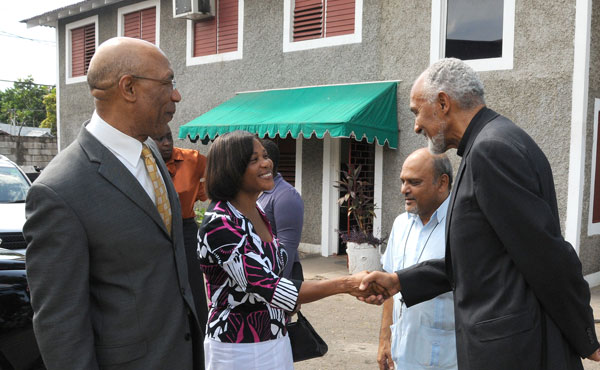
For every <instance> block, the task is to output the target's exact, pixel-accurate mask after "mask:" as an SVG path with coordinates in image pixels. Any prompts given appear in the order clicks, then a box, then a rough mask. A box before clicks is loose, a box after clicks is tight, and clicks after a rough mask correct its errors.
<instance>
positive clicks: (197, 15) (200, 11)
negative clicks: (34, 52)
mask: <svg viewBox="0 0 600 370" xmlns="http://www.w3.org/2000/svg"><path fill="white" fill-rule="evenodd" d="M214 16H215V0H173V18H183V19H201V18H208V17H214Z"/></svg>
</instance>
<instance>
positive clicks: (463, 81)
mask: <svg viewBox="0 0 600 370" xmlns="http://www.w3.org/2000/svg"><path fill="white" fill-rule="evenodd" d="M440 91H443V92H445V93H446V94H448V96H449V97H450V98H451V99H452V100H454V101H456V102H458V105H459V106H460V108H462V109H471V108H475V107H476V106H478V105H481V104H485V100H484V97H483V94H484V92H483V83H482V82H481V80H480V79H479V76H477V73H475V71H474V70H473V68H471V67H469V66H468V65H467V64H466V63H465V62H463V61H462V60H460V59H456V58H446V59H442V60H439V61H437V62H435V63H433V64H432V65H431V66H429V68H427V69H426V70H425V72H423V92H424V95H425V98H426V99H427V100H428V101H429V102H433V101H434V100H435V99H436V96H437V94H438V93H439V92H440Z"/></svg>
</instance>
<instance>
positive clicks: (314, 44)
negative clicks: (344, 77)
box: [283, 0, 363, 53]
mask: <svg viewBox="0 0 600 370" xmlns="http://www.w3.org/2000/svg"><path fill="white" fill-rule="evenodd" d="M294 5H295V2H294V0H284V1H283V52H284V53H288V52H292V51H299V50H309V49H318V48H325V47H330V46H338V45H347V44H359V43H361V42H362V18H363V0H355V3H354V6H355V8H354V33H353V34H349V35H339V36H331V37H323V38H318V39H312V40H302V41H293V39H294V25H293V19H294Z"/></svg>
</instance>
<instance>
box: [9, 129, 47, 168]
mask: <svg viewBox="0 0 600 370" xmlns="http://www.w3.org/2000/svg"><path fill="white" fill-rule="evenodd" d="M57 153H58V147H57V144H56V138H55V137H27V136H9V135H2V136H0V154H2V155H5V156H6V157H8V158H9V159H10V160H11V161H13V162H15V163H16V164H18V165H19V166H21V167H25V166H37V167H39V168H44V167H46V166H47V165H48V163H49V162H50V161H51V160H52V158H54V156H55V155H56V154H57Z"/></svg>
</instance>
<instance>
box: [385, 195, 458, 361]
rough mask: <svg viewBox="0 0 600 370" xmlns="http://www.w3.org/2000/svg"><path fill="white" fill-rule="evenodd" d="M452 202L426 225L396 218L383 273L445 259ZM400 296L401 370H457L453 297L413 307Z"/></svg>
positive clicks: (396, 352) (396, 349)
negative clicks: (448, 212) (427, 261)
mask: <svg viewBox="0 0 600 370" xmlns="http://www.w3.org/2000/svg"><path fill="white" fill-rule="evenodd" d="M449 202H450V197H448V198H446V200H445V201H444V202H443V203H442V204H441V205H440V206H439V207H438V209H437V210H436V211H435V212H434V213H433V214H432V215H431V218H430V219H429V222H428V223H427V224H426V225H423V223H422V222H421V218H420V217H419V216H418V215H415V214H411V213H403V214H401V215H400V216H398V217H396V220H395V221H394V225H393V226H392V232H391V233H390V237H389V240H388V245H387V249H386V250H385V253H384V255H383V257H382V259H381V260H382V264H383V269H384V270H385V271H387V272H394V271H397V270H401V269H403V268H406V267H410V266H412V265H414V264H416V263H419V262H423V261H426V260H429V259H434V258H443V257H444V255H445V252H446V248H445V245H446V243H445V230H446V227H445V226H446V212H447V211H448V203H449ZM401 299H402V294H401V293H398V294H396V295H394V297H393V300H394V308H393V320H394V321H393V324H392V325H391V327H390V329H391V332H392V338H391V344H392V359H393V360H394V362H395V363H396V368H397V369H398V370H405V369H409V370H417V369H419V370H425V369H427V370H431V369H453V370H456V369H457V363H456V362H457V361H456V338H455V332H454V301H453V296H452V292H448V293H444V294H442V295H440V296H438V297H436V298H434V299H432V300H429V301H426V302H422V303H419V304H417V305H414V306H411V307H409V308H407V307H406V305H405V304H404V303H403V302H402V300H401Z"/></svg>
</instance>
